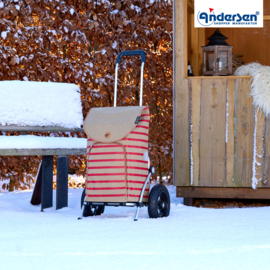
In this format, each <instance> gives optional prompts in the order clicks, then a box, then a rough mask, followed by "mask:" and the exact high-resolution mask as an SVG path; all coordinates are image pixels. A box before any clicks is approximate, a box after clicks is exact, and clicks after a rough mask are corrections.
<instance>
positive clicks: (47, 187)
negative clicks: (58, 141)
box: [41, 156, 53, 211]
mask: <svg viewBox="0 0 270 270" xmlns="http://www.w3.org/2000/svg"><path fill="white" fill-rule="evenodd" d="M41 174H42V188H41V211H43V209H45V208H49V207H52V206H53V156H42V173H41Z"/></svg>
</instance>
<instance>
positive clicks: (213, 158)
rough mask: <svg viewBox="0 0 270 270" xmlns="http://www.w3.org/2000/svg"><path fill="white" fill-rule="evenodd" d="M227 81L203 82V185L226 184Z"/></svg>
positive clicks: (201, 142) (201, 144)
mask: <svg viewBox="0 0 270 270" xmlns="http://www.w3.org/2000/svg"><path fill="white" fill-rule="evenodd" d="M225 104H226V79H202V103H201V140H200V186H209V187H222V186H224V185H225V181H226V180H225V119H226V117H225V114H226V108H225Z"/></svg>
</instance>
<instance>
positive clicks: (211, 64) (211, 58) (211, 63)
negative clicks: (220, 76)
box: [205, 51, 216, 71]
mask: <svg viewBox="0 0 270 270" xmlns="http://www.w3.org/2000/svg"><path fill="white" fill-rule="evenodd" d="M205 57H206V71H215V62H216V61H215V52H214V51H212V52H205Z"/></svg>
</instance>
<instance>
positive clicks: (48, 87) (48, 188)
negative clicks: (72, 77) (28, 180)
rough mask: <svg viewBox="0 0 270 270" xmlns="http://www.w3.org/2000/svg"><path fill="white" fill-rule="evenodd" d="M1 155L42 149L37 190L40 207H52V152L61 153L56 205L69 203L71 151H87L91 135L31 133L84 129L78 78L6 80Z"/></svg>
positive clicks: (1, 87)
mask: <svg viewBox="0 0 270 270" xmlns="http://www.w3.org/2000/svg"><path fill="white" fill-rule="evenodd" d="M0 97H1V98H0V131H2V132H4V133H5V132H8V131H19V132H21V135H19V136H1V137H0V156H36V155H42V164H41V166H40V170H39V173H38V176H37V180H36V184H35V188H34V191H33V196H32V201H31V202H32V203H33V204H40V203H41V209H42V210H43V209H45V208H48V207H52V205H53V203H52V201H53V200H52V185H53V155H57V156H58V159H57V171H58V173H57V192H56V194H57V195H56V196H57V197H56V209H59V208H62V207H65V206H67V204H68V201H67V192H68V155H85V154H86V145H87V142H86V139H84V138H72V137H54V134H53V133H51V134H50V137H42V136H34V135H27V132H48V131H50V132H82V131H83V129H82V124H83V116H82V105H81V96H80V89H79V87H78V86H77V85H75V84H67V83H51V82H28V81H27V82H26V81H1V82H0Z"/></svg>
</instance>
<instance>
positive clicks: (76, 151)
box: [0, 148, 86, 156]
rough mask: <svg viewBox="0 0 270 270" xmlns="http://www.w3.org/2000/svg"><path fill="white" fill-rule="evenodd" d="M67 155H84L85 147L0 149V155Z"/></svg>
mask: <svg viewBox="0 0 270 270" xmlns="http://www.w3.org/2000/svg"><path fill="white" fill-rule="evenodd" d="M41 155H42V156H53V155H55V156H69V155H86V148H51V149H43V148H37V149H0V156H41Z"/></svg>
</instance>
